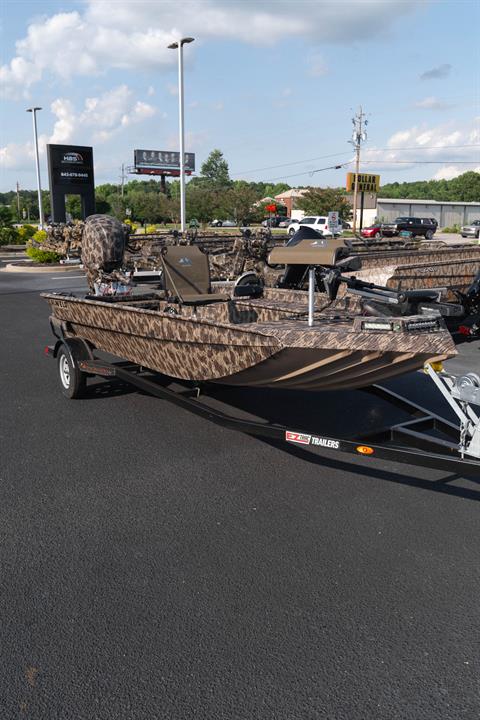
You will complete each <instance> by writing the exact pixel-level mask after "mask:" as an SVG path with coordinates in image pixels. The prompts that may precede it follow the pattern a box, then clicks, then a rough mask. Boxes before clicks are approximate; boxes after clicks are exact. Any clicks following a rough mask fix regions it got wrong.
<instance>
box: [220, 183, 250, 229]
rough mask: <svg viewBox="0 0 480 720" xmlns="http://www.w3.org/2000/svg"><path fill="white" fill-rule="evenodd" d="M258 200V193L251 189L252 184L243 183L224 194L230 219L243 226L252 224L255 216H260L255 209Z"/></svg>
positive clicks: (224, 203)
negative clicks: (247, 223) (248, 223)
mask: <svg viewBox="0 0 480 720" xmlns="http://www.w3.org/2000/svg"><path fill="white" fill-rule="evenodd" d="M257 199H258V197H257V193H256V192H255V190H254V189H253V188H252V187H250V183H247V182H245V181H241V182H238V183H235V185H234V187H232V188H230V190H227V192H226V193H224V197H223V205H224V208H225V210H226V214H227V216H228V217H231V218H233V219H234V220H235V221H236V222H239V223H242V224H243V223H246V222H252V220H253V219H254V216H255V214H258V211H257V213H255V211H256V208H255V207H254V205H255V201H256V200H257Z"/></svg>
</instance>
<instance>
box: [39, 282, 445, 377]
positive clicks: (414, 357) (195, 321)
mask: <svg viewBox="0 0 480 720" xmlns="http://www.w3.org/2000/svg"><path fill="white" fill-rule="evenodd" d="M279 293H280V297H281V291H273V293H272V294H273V296H274V297H272V298H268V297H267V298H266V299H263V300H259V301H256V302H252V303H249V302H246V301H239V302H232V301H230V302H225V303H220V304H219V305H215V306H208V307H205V308H199V309H198V314H194V313H193V312H192V310H191V309H190V308H189V309H186V308H185V309H184V310H185V312H186V314H185V315H179V314H175V313H172V312H169V310H170V311H171V306H167V304H166V303H159V308H160V309H157V310H152V309H146V308H142V307H135V306H134V305H133V304H131V305H129V304H128V301H126V303H125V304H123V303H119V304H110V303H107V302H101V301H97V300H94V301H93V300H83V299H79V298H73V297H64V296H58V295H55V294H45V295H44V297H45V298H46V299H47V301H48V302H49V304H50V306H51V309H52V314H53V317H54V318H55V320H56V322H57V323H60V324H61V327H62V332H63V334H64V336H66V337H67V338H68V337H79V338H82V339H84V340H86V341H87V342H89V343H90V344H91V345H92V346H93V347H94V348H96V349H98V350H101V351H104V352H108V353H111V354H113V355H116V356H118V357H121V358H124V359H126V360H129V361H130V362H134V363H137V364H139V365H142V366H144V367H146V368H149V369H151V370H154V371H157V372H161V373H163V374H165V375H169V376H170V377H173V378H179V379H183V380H194V381H199V382H205V381H210V382H216V383H222V384H228V385H247V386H263V387H278V388H292V389H306V390H334V389H339V388H341V389H349V388H359V387H365V386H368V385H370V384H372V383H375V382H379V381H381V380H385V379H388V378H389V377H394V376H396V375H399V374H402V373H405V372H409V371H411V370H415V369H418V368H421V367H422V366H423V364H424V363H425V362H427V361H432V360H443V359H446V358H447V357H451V356H453V355H455V354H456V351H455V347H454V345H453V342H452V340H451V337H450V335H449V333H448V332H447V331H446V330H445V329H443V328H442V327H441V325H439V326H438V330H437V331H435V332H406V331H405V330H404V327H406V326H404V325H402V324H401V323H403V320H402V321H398V322H399V323H400V324H399V325H398V326H397V330H396V331H388V332H387V331H385V332H383V331H381V332H367V331H365V330H363V329H362V327H363V326H362V323H364V322H368V321H369V319H368V318H354V319H352V318H347V317H343V318H342V317H339V316H337V315H335V314H333V315H331V316H329V317H328V316H325V317H324V316H322V315H321V313H320V314H319V315H317V317H316V321H315V325H314V326H313V327H308V325H307V322H306V317H305V313H304V310H305V305H304V303H303V296H304V295H305V294H304V293H300V297H301V298H302V302H301V303H297V305H296V303H295V299H296V296H295V295H294V294H292V293H291V292H289V293H288V298H285V300H288V302H285V301H284V302H283V305H282V302H281V300H278V297H279ZM274 298H277V299H276V300H275V299H274ZM284 308H288V312H287V310H286V309H284ZM295 309H296V310H297V311H298V315H299V316H300V319H299V317H295V318H292V317H291V316H292V311H293V310H295ZM289 315H290V317H289ZM282 318H283V319H282ZM228 319H230V322H228ZM395 322H396V323H397V321H395ZM422 322H424V319H423V320H422V319H421V320H420V321H419V325H421V323H422ZM435 322H437V321H435ZM440 323H441V321H440Z"/></svg>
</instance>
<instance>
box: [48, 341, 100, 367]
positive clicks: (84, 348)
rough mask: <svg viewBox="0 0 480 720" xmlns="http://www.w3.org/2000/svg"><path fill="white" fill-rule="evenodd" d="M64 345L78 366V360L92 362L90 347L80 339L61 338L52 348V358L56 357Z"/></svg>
mask: <svg viewBox="0 0 480 720" xmlns="http://www.w3.org/2000/svg"><path fill="white" fill-rule="evenodd" d="M62 345H65V347H66V348H67V350H68V352H69V354H70V355H71V357H72V360H73V361H74V362H75V363H77V364H78V362H79V360H93V352H92V349H91V347H90V345H89V344H88V343H87V342H86V341H85V340H83V339H82V338H65V337H64V338H62V339H61V340H57V342H56V343H55V347H54V348H53V357H54V358H56V357H57V356H58V353H59V350H60V348H61V347H62Z"/></svg>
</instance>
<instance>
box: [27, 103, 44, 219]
mask: <svg viewBox="0 0 480 720" xmlns="http://www.w3.org/2000/svg"><path fill="white" fill-rule="evenodd" d="M41 109H42V108H41V107H31V108H27V112H31V113H32V119H33V142H34V145H35V163H36V167H37V188H38V214H39V217H40V227H41V229H42V230H43V226H44V224H45V221H44V217H43V204H42V184H41V180H40V160H39V157H38V138H37V110H41Z"/></svg>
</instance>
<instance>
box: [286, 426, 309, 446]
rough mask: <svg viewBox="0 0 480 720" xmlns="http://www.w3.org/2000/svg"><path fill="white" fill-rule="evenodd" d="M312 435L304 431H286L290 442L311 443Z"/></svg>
mask: <svg viewBox="0 0 480 720" xmlns="http://www.w3.org/2000/svg"><path fill="white" fill-rule="evenodd" d="M311 437H312V436H311V435H304V434H303V433H295V432H290V430H286V431H285V440H287V441H288V442H293V443H298V444H299V445H310V438H311Z"/></svg>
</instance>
